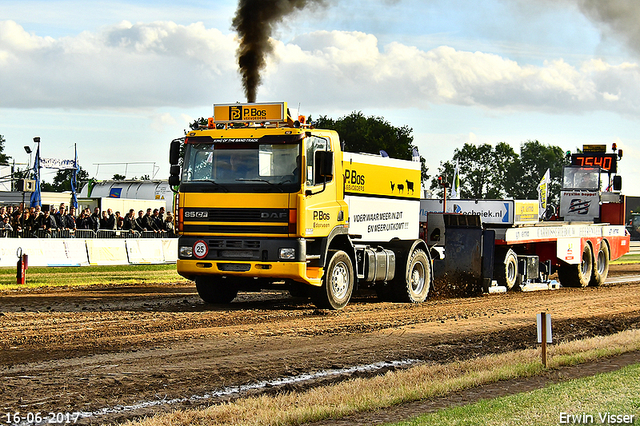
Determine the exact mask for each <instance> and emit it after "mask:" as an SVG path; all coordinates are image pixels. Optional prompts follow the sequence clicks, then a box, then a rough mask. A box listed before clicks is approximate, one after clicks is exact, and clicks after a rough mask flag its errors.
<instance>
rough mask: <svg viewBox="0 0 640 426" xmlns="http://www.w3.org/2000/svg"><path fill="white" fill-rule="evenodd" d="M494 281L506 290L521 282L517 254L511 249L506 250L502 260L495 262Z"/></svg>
mask: <svg viewBox="0 0 640 426" xmlns="http://www.w3.org/2000/svg"><path fill="white" fill-rule="evenodd" d="M496 281H497V282H498V285H500V286H504V287H506V288H507V290H511V289H512V288H513V287H516V286H520V284H522V276H521V275H520V274H519V273H518V255H517V254H516V253H515V252H514V251H513V250H511V249H509V250H507V253H506V254H505V256H504V261H503V262H498V263H497V264H496Z"/></svg>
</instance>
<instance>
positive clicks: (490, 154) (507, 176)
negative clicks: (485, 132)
mask: <svg viewBox="0 0 640 426" xmlns="http://www.w3.org/2000/svg"><path fill="white" fill-rule="evenodd" d="M456 160H457V161H458V164H459V171H460V196H461V198H478V199H492V198H495V199H502V198H514V199H533V200H535V199H537V198H538V184H539V183H540V180H541V179H542V177H543V176H544V173H545V172H546V170H547V169H550V175H551V184H550V186H549V200H550V202H551V203H556V202H557V200H558V198H559V194H560V185H561V182H560V181H561V176H562V166H563V165H564V164H566V159H565V156H564V152H563V151H562V149H561V148H560V147H557V146H550V145H543V144H541V143H540V142H538V141H530V140H529V141H527V142H524V143H522V144H521V145H520V154H517V153H516V152H515V151H514V150H513V148H511V146H510V145H509V144H507V143H505V142H500V143H499V144H497V145H496V146H495V147H492V146H491V145H489V144H484V145H480V146H475V145H472V144H468V143H467V144H465V145H464V146H463V147H462V149H456V150H455V151H454V154H453V161H446V162H444V163H441V164H440V167H439V168H438V176H442V177H443V178H444V179H445V181H447V182H452V180H453V174H454V164H455V161H456ZM431 189H437V191H436V194H438V196H439V197H442V188H441V187H440V186H439V184H438V180H437V177H436V178H434V179H432V181H431Z"/></svg>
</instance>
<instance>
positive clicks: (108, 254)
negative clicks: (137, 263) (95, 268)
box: [85, 238, 129, 265]
mask: <svg viewBox="0 0 640 426" xmlns="http://www.w3.org/2000/svg"><path fill="white" fill-rule="evenodd" d="M85 241H86V242H87V253H88V254H89V263H90V264H91V265H127V264H128V263H129V260H128V259H127V248H126V246H125V240H123V239H115V238H114V239H101V238H95V239H89V238H88V239H86V240H85Z"/></svg>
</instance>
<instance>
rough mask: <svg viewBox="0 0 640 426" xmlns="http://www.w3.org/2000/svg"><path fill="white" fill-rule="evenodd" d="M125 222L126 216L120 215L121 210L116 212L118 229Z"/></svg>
mask: <svg viewBox="0 0 640 426" xmlns="http://www.w3.org/2000/svg"><path fill="white" fill-rule="evenodd" d="M123 224H124V218H123V217H122V216H120V212H119V211H117V212H116V229H122V225H123Z"/></svg>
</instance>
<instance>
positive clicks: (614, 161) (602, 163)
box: [571, 152, 618, 173]
mask: <svg viewBox="0 0 640 426" xmlns="http://www.w3.org/2000/svg"><path fill="white" fill-rule="evenodd" d="M571 165H572V166H581V167H600V168H601V169H602V170H603V171H606V172H608V173H618V154H615V153H612V154H607V153H604V152H583V153H579V154H571Z"/></svg>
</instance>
